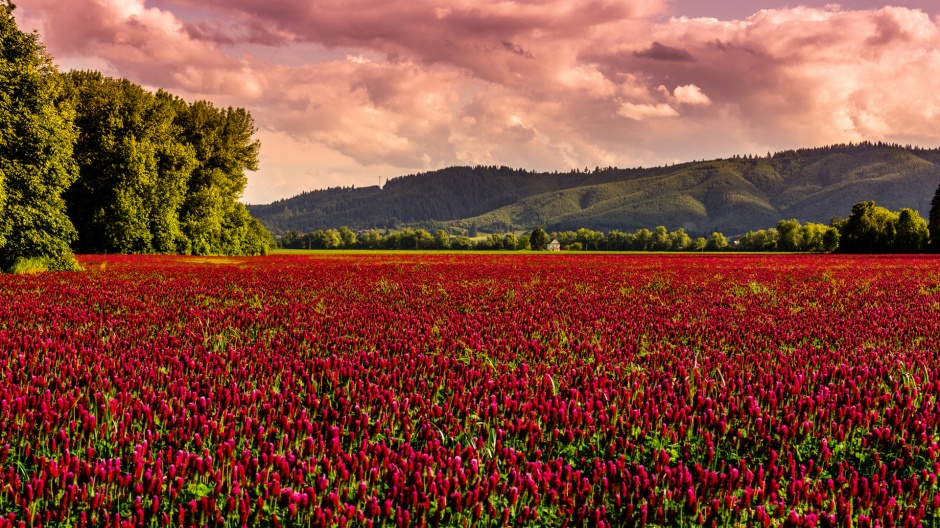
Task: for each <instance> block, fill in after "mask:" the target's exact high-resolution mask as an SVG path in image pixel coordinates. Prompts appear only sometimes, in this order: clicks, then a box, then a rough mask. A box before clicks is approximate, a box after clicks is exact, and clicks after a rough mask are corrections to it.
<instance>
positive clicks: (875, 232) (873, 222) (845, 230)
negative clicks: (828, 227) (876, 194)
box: [833, 201, 898, 253]
mask: <svg viewBox="0 0 940 528" xmlns="http://www.w3.org/2000/svg"><path fill="white" fill-rule="evenodd" d="M897 220H898V214H897V213H892V212H891V211H889V210H888V209H885V208H884V207H879V206H877V205H875V202H873V201H868V202H859V203H857V204H855V205H854V206H852V214H850V215H849V217H848V218H846V219H844V220H840V221H836V222H834V223H833V227H835V228H836V229H838V230H839V235H840V236H839V249H840V250H841V251H844V252H846V253H883V252H888V251H893V248H894V243H895V238H896V237H897Z"/></svg>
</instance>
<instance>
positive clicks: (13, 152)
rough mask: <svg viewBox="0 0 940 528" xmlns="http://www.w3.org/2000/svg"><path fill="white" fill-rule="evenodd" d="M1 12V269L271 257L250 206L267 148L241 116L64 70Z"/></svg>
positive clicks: (8, 12)
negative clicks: (172, 256)
mask: <svg viewBox="0 0 940 528" xmlns="http://www.w3.org/2000/svg"><path fill="white" fill-rule="evenodd" d="M13 10H14V6H13V5H12V4H11V3H10V2H9V1H8V0H6V1H4V2H2V3H0V269H4V270H15V269H16V268H17V267H18V266H22V265H24V263H32V264H30V265H36V266H38V267H39V268H43V269H54V270H69V269H77V267H78V265H77V263H76V261H75V258H74V255H73V250H74V251H80V252H90V253H106V252H113V253H153V252H158V253H183V254H222V255H253V254H263V253H266V252H267V251H268V250H269V249H271V248H272V247H273V246H274V241H273V238H272V237H271V235H270V234H269V233H268V231H267V230H266V229H265V228H264V227H263V226H262V225H261V223H260V222H258V221H257V220H255V219H254V218H252V217H251V216H250V215H249V214H248V210H247V209H246V208H245V206H244V205H243V204H241V203H239V202H238V200H239V198H240V197H241V195H242V193H243V191H244V189H245V185H246V182H247V178H246V175H245V172H246V171H248V170H257V166H258V153H259V149H260V144H259V142H258V141H257V140H254V139H253V135H254V133H255V132H256V128H255V125H254V121H253V119H252V117H251V115H250V114H249V113H248V112H247V111H246V110H244V109H241V108H225V109H222V108H216V107H214V106H213V105H212V103H209V102H207V101H197V102H194V103H187V102H185V101H183V100H182V99H180V98H179V97H176V96H174V95H172V94H169V93H167V92H164V91H162V90H161V91H158V92H157V93H152V92H149V91H147V90H144V89H143V88H142V87H140V86H138V85H135V84H133V83H131V82H129V81H127V80H124V79H112V78H108V77H105V76H103V75H102V74H101V73H98V72H92V71H73V72H69V73H60V72H58V71H57V69H56V68H55V66H54V64H53V62H52V58H51V57H50V56H49V54H48V53H47V52H46V50H45V47H44V46H43V44H42V43H41V42H40V41H39V38H38V35H36V34H35V33H33V34H27V33H24V32H22V31H21V30H19V28H18V27H17V26H16V22H15V19H14V17H13Z"/></svg>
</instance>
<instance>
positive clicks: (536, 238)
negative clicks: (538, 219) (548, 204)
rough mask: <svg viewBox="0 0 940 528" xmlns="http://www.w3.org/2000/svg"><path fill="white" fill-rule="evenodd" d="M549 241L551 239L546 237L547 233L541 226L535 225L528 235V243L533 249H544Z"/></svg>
mask: <svg viewBox="0 0 940 528" xmlns="http://www.w3.org/2000/svg"><path fill="white" fill-rule="evenodd" d="M549 242H551V240H549V239H548V233H546V232H545V230H544V229H542V227H541V226H538V227H536V228H535V229H534V230H532V234H531V235H529V245H530V246H531V247H532V250H533V251H545V250H546V249H548V243H549Z"/></svg>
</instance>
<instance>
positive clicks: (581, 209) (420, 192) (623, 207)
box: [249, 142, 940, 234]
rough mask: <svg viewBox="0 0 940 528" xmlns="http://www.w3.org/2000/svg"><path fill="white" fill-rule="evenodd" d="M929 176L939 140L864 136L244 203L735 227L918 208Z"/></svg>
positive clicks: (567, 223) (433, 222) (309, 223)
mask: <svg viewBox="0 0 940 528" xmlns="http://www.w3.org/2000/svg"><path fill="white" fill-rule="evenodd" d="M938 184H940V150H925V149H916V148H911V147H902V146H899V145H889V144H883V143H867V142H866V143H861V144H850V145H834V146H829V147H821V148H813V149H801V150H795V151H785V152H779V153H776V154H773V155H771V156H767V157H733V158H730V159H719V160H712V161H700V162H691V163H684V164H681V165H673V166H668V167H655V168H634V169H618V168H606V169H600V168H598V169H594V170H591V171H586V172H585V171H575V172H568V173H535V172H528V171H525V170H516V169H510V168H506V167H452V168H447V169H442V170H437V171H433V172H428V173H423V174H416V175H409V176H402V177H399V178H395V179H391V180H389V181H388V182H387V183H386V185H385V186H384V187H383V188H379V187H377V186H373V187H365V188H333V189H326V190H320V191H312V192H306V193H303V194H300V195H298V196H294V197H292V198H289V199H286V200H280V201H277V202H274V203H272V204H268V205H253V206H249V211H250V212H251V214H252V215H253V216H254V217H255V218H258V219H259V220H261V222H262V223H263V224H264V225H265V226H266V227H267V228H268V229H270V230H271V231H272V232H274V233H276V234H282V233H285V232H287V231H288V230H291V229H296V230H298V231H300V232H309V231H313V230H317V229H326V228H337V227H340V226H343V225H345V226H348V227H350V228H353V229H370V228H378V229H384V228H387V227H401V226H404V225H413V226H421V227H429V228H441V227H448V226H449V227H455V228H458V229H457V230H460V229H472V228H473V227H475V228H477V229H479V230H480V231H481V232H505V231H510V230H519V229H522V230H528V229H532V228H533V227H534V226H536V225H541V226H543V227H545V228H546V229H548V230H567V229H577V228H580V227H587V228H591V229H598V230H611V229H620V230H633V229H638V228H643V227H654V226H657V225H663V226H667V227H669V228H670V229H672V228H678V227H683V228H685V229H686V230H687V231H690V232H711V231H712V230H719V231H722V232H723V233H726V234H739V233H744V232H746V231H749V230H752V229H760V228H765V227H768V226H773V225H775V224H776V223H777V222H778V221H779V220H781V219H784V218H795V219H798V220H800V221H812V222H823V223H828V222H829V220H830V219H831V218H832V216H833V215H842V216H845V215H848V213H849V211H850V210H851V208H852V205H853V204H855V203H856V202H860V201H866V200H875V201H877V202H878V204H879V205H884V206H886V207H888V208H891V209H899V208H902V207H910V208H912V209H916V210H918V211H919V212H920V213H921V214H922V215H924V216H926V215H927V212H928V209H929V208H930V199H931V197H932V196H933V194H934V191H935V190H936V188H937V185H938Z"/></svg>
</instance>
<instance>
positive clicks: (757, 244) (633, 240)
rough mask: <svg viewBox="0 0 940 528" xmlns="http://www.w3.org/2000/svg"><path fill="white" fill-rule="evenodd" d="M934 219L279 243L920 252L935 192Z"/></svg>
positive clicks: (325, 234) (326, 234) (342, 237)
mask: <svg viewBox="0 0 940 528" xmlns="http://www.w3.org/2000/svg"><path fill="white" fill-rule="evenodd" d="M930 218H931V222H930V224H929V225H928V222H927V221H926V220H925V219H924V218H922V217H921V216H920V214H919V213H918V212H917V211H915V210H913V209H907V208H905V209H901V210H900V211H890V210H888V209H887V208H884V207H880V206H877V205H875V202H872V201H868V202H860V203H857V204H855V206H853V207H852V211H851V214H849V216H848V217H846V218H833V219H832V221H831V222H830V224H829V225H825V224H819V223H814V222H806V223H801V222H800V221H799V220H795V219H790V220H781V221H780V222H778V223H777V225H776V227H771V228H768V229H760V230H757V231H749V232H747V233H745V234H744V235H742V236H740V237H738V238H736V239H733V240H732V241H730V242H729V240H728V238H727V237H725V235H723V234H722V233H721V232H718V231H716V232H713V233H712V234H711V235H709V236H708V237H705V236H698V237H695V238H693V237H692V236H690V235H689V234H688V233H686V232H685V230H684V229H682V228H679V229H675V230H673V231H668V230H667V229H666V227H664V226H658V227H656V228H655V229H653V230H650V229H638V230H636V231H634V232H631V233H624V232H622V231H618V230H612V231H609V232H607V233H605V232H603V231H594V230H591V229H586V228H581V229H578V230H577V231H556V232H552V233H547V232H545V230H544V229H542V228H541V227H536V228H535V229H534V230H533V231H532V232H531V233H526V234H522V235H517V234H515V233H493V234H490V235H488V236H484V237H477V238H471V237H468V236H465V235H452V234H450V233H448V232H447V231H446V230H444V229H439V230H437V231H436V232H435V233H433V234H432V233H431V232H429V231H427V230H425V229H412V228H404V229H401V230H399V231H390V230H386V231H385V232H384V233H383V232H380V231H378V230H374V229H372V230H364V231H359V232H355V231H353V230H351V229H350V228H348V227H346V226H343V227H340V228H339V229H320V230H317V231H313V232H310V233H306V234H301V233H299V232H298V231H296V230H292V231H289V232H288V233H287V234H286V235H285V236H283V237H281V239H280V240H279V241H278V243H279V246H280V247H282V248H286V249H417V250H442V249H450V250H511V251H521V250H533V251H540V250H547V249H548V245H549V244H550V243H551V242H552V241H556V240H557V241H558V243H559V245H560V249H562V250H567V251H728V250H737V251H749V252H761V251H778V252H805V253H832V252H843V253H920V252H925V251H931V250H940V247H938V246H940V240H938V239H940V237H935V238H931V236H930V233H931V232H933V233H938V234H940V188H938V189H937V194H936V196H935V198H934V201H933V206H932V208H931V216H930Z"/></svg>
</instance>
